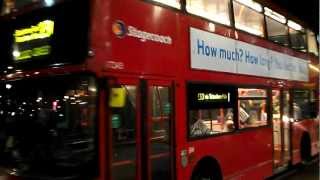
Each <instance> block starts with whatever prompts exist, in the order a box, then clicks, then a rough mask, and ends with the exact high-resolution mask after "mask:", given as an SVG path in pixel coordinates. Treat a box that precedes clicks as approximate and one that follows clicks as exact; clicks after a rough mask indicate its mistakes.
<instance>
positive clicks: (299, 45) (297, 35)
mask: <svg viewBox="0 0 320 180" xmlns="http://www.w3.org/2000/svg"><path fill="white" fill-rule="evenodd" d="M289 34H290V41H291V47H292V48H293V49H297V50H300V51H303V52H306V48H307V44H306V35H305V33H304V32H303V31H297V30H294V29H292V28H289Z"/></svg>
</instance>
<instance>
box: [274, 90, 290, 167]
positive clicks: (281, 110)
mask: <svg viewBox="0 0 320 180" xmlns="http://www.w3.org/2000/svg"><path fill="white" fill-rule="evenodd" d="M289 97H290V96H289V91H281V90H272V112H273V114H272V122H273V150H274V151H273V165H274V169H275V170H276V171H277V170H282V169H284V168H286V167H288V165H289V163H290V160H291V154H290V118H289V117H290V116H289V109H290V108H289V107H290V106H289Z"/></svg>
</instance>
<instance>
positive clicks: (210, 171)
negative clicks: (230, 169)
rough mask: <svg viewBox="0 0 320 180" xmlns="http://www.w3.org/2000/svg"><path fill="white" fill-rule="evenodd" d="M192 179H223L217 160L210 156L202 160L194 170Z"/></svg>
mask: <svg viewBox="0 0 320 180" xmlns="http://www.w3.org/2000/svg"><path fill="white" fill-rule="evenodd" d="M191 180H222V175H221V169H220V167H219V165H218V163H217V161H216V160H215V159H213V158H210V157H206V158H203V159H202V160H200V161H199V162H198V164H197V165H196V166H195V168H194V170H193V173H192V177H191Z"/></svg>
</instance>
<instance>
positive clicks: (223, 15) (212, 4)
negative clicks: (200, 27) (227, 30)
mask: <svg viewBox="0 0 320 180" xmlns="http://www.w3.org/2000/svg"><path fill="white" fill-rule="evenodd" d="M186 3H187V4H186V9H187V11H188V12H189V13H191V14H195V15H198V16H201V17H204V18H207V19H210V20H212V21H216V22H219V23H222V24H225V25H230V18H229V0H187V2H186Z"/></svg>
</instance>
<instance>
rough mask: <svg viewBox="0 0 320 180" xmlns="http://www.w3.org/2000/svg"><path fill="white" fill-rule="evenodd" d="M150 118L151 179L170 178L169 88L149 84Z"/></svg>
mask: <svg viewBox="0 0 320 180" xmlns="http://www.w3.org/2000/svg"><path fill="white" fill-rule="evenodd" d="M149 90H150V92H151V94H150V95H151V97H150V98H151V99H152V101H151V104H152V119H151V127H152V128H151V137H150V139H149V141H150V153H151V156H150V157H149V158H150V161H151V169H152V170H151V172H152V174H151V175H152V179H153V180H162V179H167V180H170V179H172V176H171V174H172V172H171V169H172V168H171V160H172V155H171V112H172V106H171V97H170V88H169V87H165V86H151V87H150V88H149Z"/></svg>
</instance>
